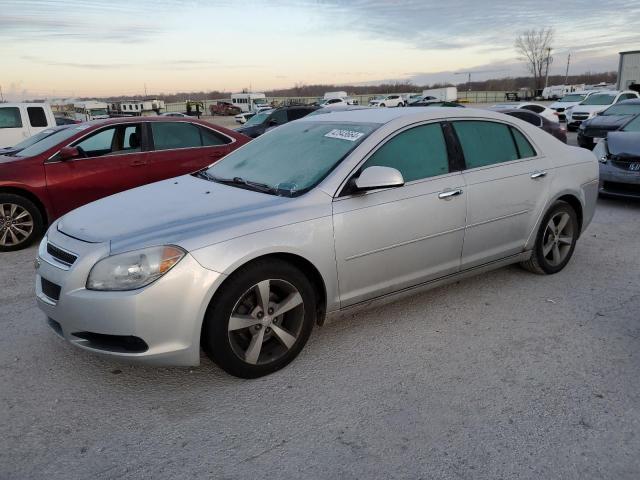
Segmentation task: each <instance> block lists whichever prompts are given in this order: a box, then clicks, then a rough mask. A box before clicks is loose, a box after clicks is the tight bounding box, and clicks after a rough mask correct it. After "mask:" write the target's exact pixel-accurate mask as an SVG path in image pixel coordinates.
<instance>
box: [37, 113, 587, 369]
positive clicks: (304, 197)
mask: <svg viewBox="0 0 640 480" xmlns="http://www.w3.org/2000/svg"><path fill="white" fill-rule="evenodd" d="M597 191H598V162H597V160H596V158H595V157H594V156H593V154H592V152H589V151H587V150H584V149H582V148H578V147H570V146H567V145H564V144H562V143H560V142H558V141H556V140H555V139H553V138H552V137H551V136H549V135H548V134H547V133H545V132H543V131H541V130H540V129H538V128H536V127H534V126H533V125H529V124H527V123H525V122H521V121H519V120H516V119H513V118H511V117H508V116H506V115H501V114H497V113H494V112H490V111H483V110H476V109H470V108H465V109H456V110H454V109H435V108H433V109H428V108H425V109H402V108H395V109H373V110H369V109H366V110H354V111H346V112H335V113H331V114H328V115H314V116H307V117H305V118H302V119H300V120H298V121H295V122H291V123H289V124H287V125H284V126H282V127H279V128H277V129H276V130H274V131H273V132H271V133H269V134H268V135H264V136H262V137H259V138H257V139H256V140H253V141H251V142H249V143H248V144H246V145H245V146H243V147H242V148H241V149H238V150H236V151H234V152H233V153H231V154H229V155H228V156H227V157H225V158H224V159H223V160H222V161H220V162H218V163H216V164H215V165H213V166H212V167H211V168H208V169H206V170H202V171H201V172H199V173H197V174H193V175H186V176H182V177H178V178H174V179H171V180H167V181H164V182H159V183H154V184H152V185H147V186H145V187H141V188H137V189H134V190H130V191H128V192H124V193H121V194H118V195H113V196H111V197H108V198H105V199H102V200H100V201H98V202H94V203H92V204H90V205H86V206H84V207H82V208H79V209H77V210H74V211H73V212H71V213H69V214H67V215H65V216H64V217H63V218H62V219H60V220H59V221H57V222H56V223H54V224H53V225H52V226H51V227H50V228H49V231H48V233H47V235H46V237H45V238H44V239H43V240H42V242H41V244H40V248H39V250H38V258H37V262H38V263H37V264H38V265H39V267H38V269H37V275H36V296H37V299H38V305H39V307H40V308H41V309H42V310H43V311H44V312H45V316H46V318H47V319H48V320H47V321H48V323H49V325H50V326H51V327H52V328H53V329H54V330H55V331H56V332H57V333H58V334H59V335H61V336H62V337H64V338H65V339H66V340H67V341H69V342H70V343H72V344H74V345H75V346H77V347H80V348H83V349H85V350H88V351H91V352H95V353H100V354H104V355H107V356H110V357H112V358H116V359H118V360H121V361H122V360H125V361H132V362H140V363H146V364H153V365H197V364H198V363H199V361H200V347H201V345H202V346H203V347H204V350H205V352H207V353H208V354H209V355H210V356H211V358H213V360H214V361H215V362H216V363H217V364H218V365H220V366H221V367H222V368H223V369H224V370H226V371H227V372H229V373H231V374H233V375H237V376H239V377H245V378H252V377H259V376H261V375H266V374H268V373H271V372H274V371H276V370H278V369H280V368H282V367H284V366H285V365H287V364H288V363H289V362H291V361H292V360H293V359H294V358H295V357H296V356H297V355H298V353H299V352H300V351H301V350H302V348H303V347H304V345H305V343H306V342H307V339H308V338H309V335H310V333H311V330H312V328H313V326H314V325H315V324H316V323H319V324H322V322H323V320H324V319H325V317H326V316H334V315H336V314H339V313H341V312H353V311H355V309H357V308H359V307H362V306H364V305H371V304H372V303H373V304H375V303H376V302H379V301H387V300H389V299H391V298H394V297H397V296H400V295H408V294H410V293H414V292H417V291H420V290H422V289H426V288H432V287H435V286H438V285H442V284H444V283H446V282H452V281H456V280H459V279H460V278H462V277H464V276H468V275H471V274H475V273H481V272H485V271H487V270H490V269H494V268H497V267H500V266H504V265H507V264H512V263H518V262H521V263H522V264H523V266H525V267H526V268H527V269H529V270H531V271H533V272H536V273H539V274H553V273H556V272H559V271H560V270H562V269H563V268H564V267H565V266H566V265H567V263H568V262H569V260H570V258H571V256H572V254H573V251H574V248H575V246H576V242H577V241H578V239H579V237H580V235H581V233H583V232H584V230H585V229H586V228H587V226H588V225H589V223H590V222H591V219H592V216H593V212H594V208H595V203H596V198H597ZM318 361H320V359H318Z"/></svg>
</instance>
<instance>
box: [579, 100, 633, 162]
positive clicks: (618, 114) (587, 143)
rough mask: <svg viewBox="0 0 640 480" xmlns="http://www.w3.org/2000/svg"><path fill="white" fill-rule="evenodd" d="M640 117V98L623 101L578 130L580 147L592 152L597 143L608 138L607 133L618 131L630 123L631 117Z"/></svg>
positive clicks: (584, 123)
mask: <svg viewBox="0 0 640 480" xmlns="http://www.w3.org/2000/svg"><path fill="white" fill-rule="evenodd" d="M634 115H640V98H636V99H634V100H623V101H622V102H618V103H616V104H615V105H612V106H610V107H609V108H607V109H606V110H603V111H602V112H600V113H598V114H597V115H596V116H595V117H593V118H591V119H589V120H585V121H584V122H582V124H580V128H578V145H580V146H581V147H583V148H588V149H589V150H592V149H593V147H594V145H595V144H596V142H599V141H600V140H601V139H603V138H605V137H606V136H607V133H609V132H613V131H615V130H618V129H619V128H620V127H622V126H623V125H625V124H626V123H627V122H628V121H629V117H630V116H631V117H632V116H634Z"/></svg>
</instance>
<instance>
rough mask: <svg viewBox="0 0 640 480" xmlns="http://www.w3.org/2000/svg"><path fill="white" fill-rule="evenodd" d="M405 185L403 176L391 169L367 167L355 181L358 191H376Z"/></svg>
mask: <svg viewBox="0 0 640 480" xmlns="http://www.w3.org/2000/svg"><path fill="white" fill-rule="evenodd" d="M402 185H404V178H402V174H401V173H400V172H399V171H398V170H396V169H395V168H391V167H376V166H374V167H367V168H365V169H364V171H363V172H362V173H361V174H360V176H359V177H358V178H356V180H355V186H356V189H358V190H375V189H376V188H389V187H401V186H402Z"/></svg>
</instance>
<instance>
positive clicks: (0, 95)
mask: <svg viewBox="0 0 640 480" xmlns="http://www.w3.org/2000/svg"><path fill="white" fill-rule="evenodd" d="M0 103H4V95H3V94H2V85H0Z"/></svg>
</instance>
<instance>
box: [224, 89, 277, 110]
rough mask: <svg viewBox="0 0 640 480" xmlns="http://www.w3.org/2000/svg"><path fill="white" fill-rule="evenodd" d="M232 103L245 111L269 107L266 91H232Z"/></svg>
mask: <svg viewBox="0 0 640 480" xmlns="http://www.w3.org/2000/svg"><path fill="white" fill-rule="evenodd" d="M231 103H232V104H233V105H234V106H236V107H238V108H239V109H240V110H242V111H243V112H257V111H258V110H260V109H264V108H266V107H269V103H268V102H267V96H266V95H265V94H264V93H232V94H231Z"/></svg>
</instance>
